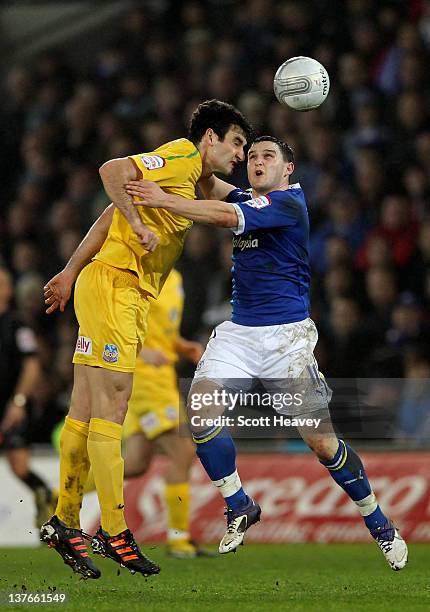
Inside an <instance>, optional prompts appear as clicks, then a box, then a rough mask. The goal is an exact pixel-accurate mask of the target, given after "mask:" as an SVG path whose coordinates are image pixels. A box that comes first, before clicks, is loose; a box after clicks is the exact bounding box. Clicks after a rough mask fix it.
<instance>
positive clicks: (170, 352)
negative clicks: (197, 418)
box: [85, 269, 203, 558]
mask: <svg viewBox="0 0 430 612" xmlns="http://www.w3.org/2000/svg"><path fill="white" fill-rule="evenodd" d="M183 301H184V299H183V287H182V276H181V274H180V273H179V272H178V271H177V270H175V269H173V270H172V271H171V272H170V274H169V276H168V277H167V280H166V282H165V284H164V286H163V289H162V291H161V293H160V295H159V297H158V299H157V300H151V303H150V307H149V315H148V333H147V336H146V339H145V345H144V347H143V349H142V351H141V353H140V355H139V357H138V359H137V362H136V370H135V373H134V379H133V392H132V394H131V398H130V400H129V402H128V411H127V416H126V417H125V421H124V429H123V436H124V477H125V478H133V477H137V476H141V475H143V474H144V473H145V472H146V471H147V470H148V468H149V466H150V464H151V460H152V457H153V455H154V452H155V451H156V450H158V449H161V450H162V451H163V453H164V454H165V455H166V456H167V458H168V459H169V464H168V469H167V472H166V487H165V501H166V508H167V515H168V536H167V541H168V552H169V554H170V555H171V556H174V557H177V558H190V557H195V556H197V555H198V554H202V551H200V550H198V549H197V548H196V547H195V546H194V544H193V543H192V542H191V541H190V531H189V530H190V485H189V473H190V468H191V464H192V462H193V460H194V457H195V449H194V445H193V443H192V441H191V437H189V436H184V435H180V434H179V432H178V425H179V419H180V413H181V411H182V400H181V397H180V392H179V389H178V384H177V375H176V369H175V363H176V361H177V359H178V355H181V356H183V357H185V358H186V359H188V360H189V361H192V362H193V363H195V364H196V363H197V362H198V361H199V359H200V357H201V356H202V353H203V346H202V345H201V344H200V343H199V342H191V341H189V340H185V338H182V337H181V336H180V332H179V329H180V325H181V319H182V310H183ZM94 486H95V485H94V478H93V477H92V473H91V472H90V474H89V477H88V481H87V484H86V487H85V492H89V491H92V490H94Z"/></svg>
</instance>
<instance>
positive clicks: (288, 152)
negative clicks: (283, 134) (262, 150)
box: [251, 136, 294, 162]
mask: <svg viewBox="0 0 430 612" xmlns="http://www.w3.org/2000/svg"><path fill="white" fill-rule="evenodd" d="M266 140H269V141H270V142H274V143H275V144H277V145H278V147H279V148H280V149H281V153H282V157H283V158H284V161H289V162H293V161H294V151H293V149H292V148H291V147H290V145H289V144H287V143H286V142H284V141H283V140H279V138H276V137H275V136H259V137H258V138H256V139H255V140H253V142H252V144H251V146H252V145H253V144H255V143H256V142H265V141H266Z"/></svg>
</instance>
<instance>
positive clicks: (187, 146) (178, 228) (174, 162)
mask: <svg viewBox="0 0 430 612" xmlns="http://www.w3.org/2000/svg"><path fill="white" fill-rule="evenodd" d="M130 159H132V160H133V162H134V164H135V166H136V167H137V169H138V170H139V172H140V175H141V176H140V177H139V178H142V177H143V178H145V179H147V180H150V181H154V182H156V183H158V184H159V185H160V187H162V188H163V189H164V191H166V192H168V193H173V194H175V195H179V196H182V197H184V198H187V199H190V200H194V199H195V197H196V194H195V187H196V183H197V181H198V180H199V178H200V176H201V173H202V160H201V157H200V153H199V151H198V149H197V148H196V147H195V145H194V144H193V143H192V142H191V141H190V140H187V139H186V138H179V139H178V140H173V141H171V142H167V143H166V144H163V145H161V147H158V149H156V150H155V151H152V152H150V153H141V154H139V155H131V156H130ZM137 210H138V211H139V215H140V217H141V219H142V221H143V223H144V224H145V225H146V226H147V227H148V228H149V229H150V230H152V231H153V232H154V233H155V234H156V235H157V236H158V237H159V238H160V242H159V244H158V246H157V248H156V249H155V251H154V252H153V253H150V252H148V251H147V250H146V249H145V248H144V247H143V246H142V245H141V244H140V243H139V241H138V239H137V237H136V235H135V233H134V232H133V230H132V229H131V227H130V225H129V223H128V221H127V220H126V218H125V217H124V216H123V215H122V213H121V212H120V211H119V210H115V212H114V215H113V219H112V223H111V226H110V228H109V233H108V235H107V238H106V240H105V242H104V244H103V246H102V248H101V249H100V251H99V252H98V253H97V255H96V256H95V259H97V260H98V261H101V262H103V263H106V264H108V265H110V266H114V267H115V268H121V269H126V270H132V271H133V272H135V273H136V274H137V275H138V277H139V286H140V287H141V289H143V290H144V291H147V292H148V293H149V294H150V295H152V296H153V297H157V296H158V294H159V292H160V290H161V288H162V286H163V284H164V282H165V280H166V278H167V276H168V274H169V272H170V270H171V269H172V267H173V266H174V264H175V261H176V260H177V259H178V257H179V255H180V254H181V252H182V248H183V245H184V240H185V236H186V233H187V231H188V230H189V229H190V227H191V226H192V222H191V221H189V220H188V219H185V218H184V217H180V216H178V215H175V214H173V213H171V212H169V211H167V210H164V209H163V208H147V207H145V206H139V207H138V208H137Z"/></svg>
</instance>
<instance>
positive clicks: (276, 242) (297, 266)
mask: <svg viewBox="0 0 430 612" xmlns="http://www.w3.org/2000/svg"><path fill="white" fill-rule="evenodd" d="M226 201H227V202H231V203H232V204H234V206H235V208H236V211H237V215H238V218H239V224H238V228H237V230H234V234H235V237H234V238H233V268H232V274H233V294H232V305H233V313H232V321H233V322H234V323H238V324H239V325H249V326H252V327H257V326H262V325H281V324H282V323H295V322H296V321H302V320H303V319H306V318H307V317H308V316H309V285H310V270H309V217H308V211H307V207H306V200H305V196H304V193H303V190H302V189H301V187H300V185H299V184H298V183H296V184H294V185H291V186H290V187H289V189H287V190H284V191H271V192H270V193H268V194H267V195H265V196H260V197H257V198H253V197H252V194H250V193H249V192H247V191H242V190H241V189H234V190H233V191H231V192H230V193H229V195H228V197H227V198H226Z"/></svg>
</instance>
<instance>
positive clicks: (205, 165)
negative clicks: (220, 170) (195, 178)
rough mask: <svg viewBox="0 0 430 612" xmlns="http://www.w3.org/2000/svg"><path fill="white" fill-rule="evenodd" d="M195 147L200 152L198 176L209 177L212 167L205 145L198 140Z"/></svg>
mask: <svg viewBox="0 0 430 612" xmlns="http://www.w3.org/2000/svg"><path fill="white" fill-rule="evenodd" d="M196 149H197V150H198V152H199V153H200V157H201V160H202V173H201V175H200V178H209V177H210V176H211V175H212V174H213V168H212V167H211V165H210V164H209V161H208V150H207V147H206V146H205V144H204V143H203V142H199V144H197V145H196Z"/></svg>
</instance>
